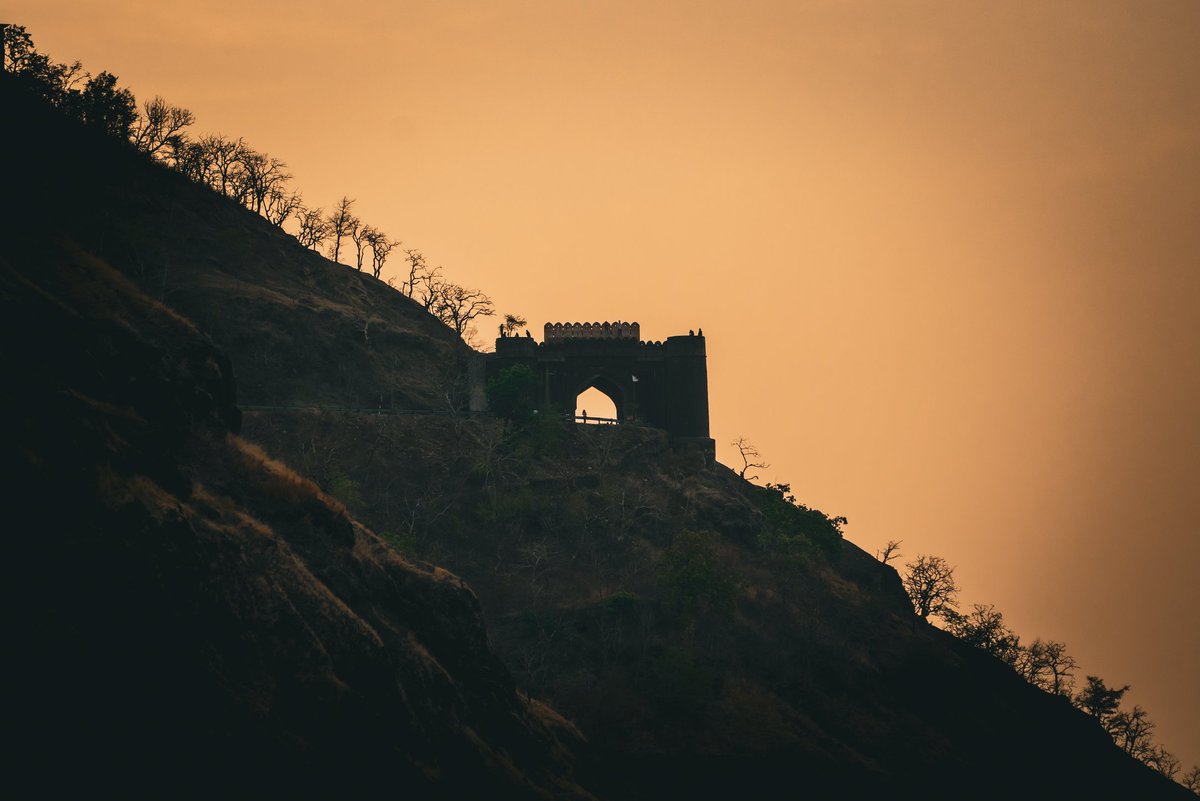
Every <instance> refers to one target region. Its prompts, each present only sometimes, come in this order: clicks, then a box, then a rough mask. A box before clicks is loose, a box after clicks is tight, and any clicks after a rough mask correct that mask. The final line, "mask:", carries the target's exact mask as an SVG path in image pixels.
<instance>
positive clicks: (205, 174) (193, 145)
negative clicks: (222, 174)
mask: <svg viewBox="0 0 1200 801" xmlns="http://www.w3.org/2000/svg"><path fill="white" fill-rule="evenodd" d="M172 156H173V157H174V164H173V166H174V167H175V169H176V170H178V171H179V172H181V173H182V174H183V175H184V176H185V177H186V178H187V179H188V180H190V181H195V182H196V183H198V184H204V185H206V186H211V184H210V183H209V176H210V173H211V171H212V158H211V157H210V156H209V153H208V151H207V150H205V148H204V146H203V145H201V144H200V143H199V142H187V141H185V142H182V143H181V144H180V145H179V146H178V147H172Z"/></svg>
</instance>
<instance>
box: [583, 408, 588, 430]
mask: <svg viewBox="0 0 1200 801" xmlns="http://www.w3.org/2000/svg"><path fill="white" fill-rule="evenodd" d="M583 424H584V425H585V426H586V425H587V409H584V410H583Z"/></svg>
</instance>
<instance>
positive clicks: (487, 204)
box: [0, 0, 1200, 768]
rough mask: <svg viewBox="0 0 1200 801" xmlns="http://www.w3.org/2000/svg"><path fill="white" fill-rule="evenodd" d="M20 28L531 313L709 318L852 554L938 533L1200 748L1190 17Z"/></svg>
mask: <svg viewBox="0 0 1200 801" xmlns="http://www.w3.org/2000/svg"><path fill="white" fill-rule="evenodd" d="M0 16H2V17H4V18H5V21H8V22H12V23H16V24H21V25H25V26H26V27H27V28H28V30H29V31H30V33H31V34H32V35H33V37H34V39H35V41H36V42H37V44H38V46H39V48H40V49H41V50H42V51H43V52H47V53H49V54H50V55H51V56H52V57H53V58H55V59H56V60H59V61H69V60H73V59H76V58H78V59H81V60H82V61H83V62H84V65H85V67H87V68H88V69H90V70H91V71H93V72H98V71H100V70H103V69H108V70H110V71H112V72H114V73H116V74H117V75H118V76H119V77H120V79H121V82H122V83H123V84H124V85H127V86H129V87H130V88H132V89H133V91H134V92H135V93H136V94H137V96H138V97H139V99H148V98H149V97H151V96H153V95H155V94H161V95H163V96H164V97H166V98H167V99H168V100H169V101H171V102H173V103H176V104H179V105H182V106H185V107H187V108H189V109H191V110H192V111H193V112H195V114H196V117H197V125H196V126H195V128H194V130H195V131H196V132H199V133H203V132H221V133H224V134H227V135H231V136H242V137H245V138H246V140H247V141H248V142H249V143H250V144H251V145H252V146H254V147H256V148H257V149H259V150H264V151H266V152H268V153H270V154H272V155H275V156H278V157H280V158H282V159H284V160H285V161H286V162H287V163H288V164H289V166H290V168H291V171H292V172H293V173H294V174H295V176H296V179H295V182H294V183H295V186H296V187H297V188H299V189H301V190H302V191H303V192H304V194H305V197H306V199H307V200H308V202H309V203H310V204H312V205H322V206H325V207H327V208H328V207H329V206H330V205H332V204H333V203H334V202H335V201H336V200H337V199H338V198H339V197H341V196H342V195H343V194H346V195H349V196H351V197H353V198H356V199H357V201H358V202H357V211H358V212H359V214H360V216H361V217H362V218H363V219H364V220H365V221H367V222H370V223H372V224H374V225H376V226H378V227H381V228H383V229H384V230H385V231H386V232H388V233H390V234H391V235H392V236H393V237H398V238H401V239H403V240H404V243H405V246H406V247H417V248H420V249H421V250H422V251H424V253H425V254H426V256H427V258H428V259H429V261H430V263H431V264H440V265H442V266H443V267H444V269H445V271H446V274H447V275H448V276H449V277H451V278H453V279H455V280H457V281H458V282H459V283H463V284H466V285H469V286H475V287H479V288H482V289H484V290H485V291H487V292H488V293H490V294H491V296H492V297H493V298H494V299H495V300H496V302H497V306H498V307H499V309H500V310H501V311H502V312H507V311H511V312H516V313H520V314H522V315H524V316H526V317H527V318H529V320H530V323H531V327H532V328H533V331H534V334H535V335H537V336H539V337H540V333H541V324H542V323H544V322H546V321H556V320H557V321H604V320H617V319H622V320H637V321H639V322H640V323H641V325H642V332H643V336H644V337H645V338H650V339H662V338H665V337H666V336H668V335H672V334H679V333H686V332H687V330H688V329H690V328H696V327H700V326H702V327H703V328H704V333H705V334H706V335H707V337H708V348H709V383H710V408H711V415H712V431H713V436H714V437H715V438H716V440H717V443H718V455H719V458H720V459H721V460H722V461H723V462H725V463H726V464H730V465H733V464H735V461H736V459H735V457H736V453H735V452H734V451H733V450H732V448H731V447H730V441H731V440H732V439H734V438H735V437H738V436H743V435H744V436H746V437H748V438H749V439H750V440H751V441H753V442H754V443H755V444H756V445H757V446H758V448H759V449H760V450H761V451H762V452H763V454H764V456H765V457H766V459H767V461H769V462H770V465H771V466H770V469H768V470H766V471H761V476H762V480H764V481H765V480H771V481H782V482H788V483H790V484H791V485H792V488H793V490H794V492H795V494H796V495H797V497H798V498H799V499H800V500H801V501H803V502H804V503H806V504H809V505H811V506H815V507H817V508H819V509H821V510H823V511H825V512H827V513H828V514H831V515H845V516H847V517H848V518H849V521H850V523H849V526H848V528H847V536H848V538H849V539H850V540H852V541H853V542H855V543H857V544H858V545H860V546H861V547H863V548H864V549H866V550H867V551H869V552H874V551H875V550H877V549H878V548H880V547H881V546H882V545H883V544H884V543H885V542H886V541H887V540H889V539H897V540H903V547H902V552H903V557H902V561H904V560H906V559H911V558H915V557H916V556H917V554H919V553H927V554H938V555H941V556H943V557H945V558H946V559H948V560H949V561H950V562H951V563H952V564H954V565H956V566H957V573H956V575H957V578H958V579H959V581H960V584H961V585H962V588H963V593H962V601H963V603H964V606H969V605H970V604H971V603H975V602H982V603H994V604H996V606H997V607H998V608H999V609H1000V610H1001V611H1002V612H1003V613H1004V614H1005V616H1006V619H1007V621H1008V622H1009V624H1010V625H1011V626H1012V627H1013V628H1014V629H1015V630H1016V631H1017V632H1018V633H1020V634H1021V635H1022V638H1023V639H1024V640H1025V641H1030V640H1032V639H1033V638H1034V637H1039V636H1040V637H1043V638H1053V639H1056V640H1062V641H1065V642H1066V643H1067V646H1068V649H1069V651H1070V652H1071V653H1072V654H1073V655H1074V656H1075V657H1076V659H1078V661H1079V663H1080V665H1081V670H1080V675H1079V678H1080V680H1082V678H1083V676H1084V675H1085V674H1088V673H1090V674H1095V675H1099V676H1101V677H1103V678H1104V679H1105V680H1106V681H1107V682H1108V683H1109V684H1117V685H1121V684H1126V683H1129V684H1132V685H1133V690H1132V691H1131V692H1130V694H1129V696H1128V700H1129V702H1131V703H1139V704H1142V705H1143V706H1145V707H1146V708H1147V709H1148V710H1149V713H1150V715H1151V717H1152V718H1153V719H1154V720H1155V721H1156V722H1157V724H1158V731H1157V733H1156V736H1157V740H1158V742H1160V743H1161V744H1163V745H1164V746H1165V747H1166V748H1168V749H1169V750H1171V751H1172V752H1174V753H1175V754H1176V755H1178V756H1179V757H1180V759H1181V760H1182V761H1183V762H1184V766H1185V768H1186V767H1189V766H1191V765H1192V764H1195V763H1197V762H1200V683H1198V682H1197V677H1198V676H1200V622H1198V621H1197V618H1198V617H1200V578H1198V576H1200V2H1196V0H1178V1H1167V0H1159V1H1157V2H1154V1H1153V0H1138V1H1137V2H1132V1H1131V2H1105V1H1104V0H1080V1H1079V2H1075V1H1073V0H1052V1H1051V0H1047V1H1046V2H1000V1H999V0H997V2H983V0H979V1H978V2H961V1H959V0H944V1H942V2H902V1H900V0H886V1H885V0H875V1H873V2H818V1H816V0H813V1H801V0H796V1H795V2H778V3H771V2H704V1H703V0H686V2H685V1H681V2H647V0H638V1H635V2H584V1H583V0H556V1H554V2H495V3H485V2H407V1H406V0H396V1H395V2H382V1H381V0H342V1H341V2H337V3H325V2H320V3H318V2H300V1H299V0H287V2H284V1H283V0H267V1H260V0H240V1H239V2H225V1H221V2H206V1H205V0H192V2H187V3H174V2H163V1H162V0H129V1H128V2H89V1H88V0H72V1H71V2H64V1H63V0H15V2H13V1H12V0H10V1H9V2H5V3H3V7H2V8H0ZM393 263H394V264H395V265H396V266H397V267H398V265H399V257H398V256H394V257H393ZM481 328H482V331H483V333H484V334H485V335H489V336H490V334H491V332H493V331H494V330H495V327H494V324H492V323H485V324H484V325H483V326H481ZM589 411H590V412H591V413H592V414H597V413H600V411H601V410H599V409H595V410H593V409H589ZM1050 747H1052V745H1051V746H1050Z"/></svg>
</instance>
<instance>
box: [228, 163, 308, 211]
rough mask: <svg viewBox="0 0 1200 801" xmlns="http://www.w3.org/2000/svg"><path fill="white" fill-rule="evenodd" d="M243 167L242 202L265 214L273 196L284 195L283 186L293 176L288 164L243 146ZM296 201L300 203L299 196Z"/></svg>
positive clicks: (249, 207)
mask: <svg viewBox="0 0 1200 801" xmlns="http://www.w3.org/2000/svg"><path fill="white" fill-rule="evenodd" d="M241 167H242V168H241V174H240V178H241V183H242V188H241V190H240V191H239V192H238V194H239V195H240V196H241V200H242V203H243V204H244V205H245V206H246V208H248V209H250V210H251V211H253V212H254V213H256V214H264V212H265V211H266V209H267V207H268V205H269V204H270V203H271V202H272V198H281V197H283V196H284V195H283V192H284V189H283V187H284V185H285V184H286V183H287V182H288V181H290V180H291V178H292V176H291V175H290V174H289V173H287V172H286V171H285V170H287V165H286V164H284V163H283V162H282V161H280V160H279V159H277V158H275V157H274V156H268V155H267V154H266V153H258V152H256V151H254V150H251V149H250V148H249V147H243V152H242V159H241ZM296 202H297V203H299V197H297V198H296ZM276 213H278V209H277V210H276ZM264 216H265V214H264ZM268 219H269V218H268ZM285 219H286V217H285ZM276 224H277V225H278V223H276Z"/></svg>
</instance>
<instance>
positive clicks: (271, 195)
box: [262, 186, 303, 227]
mask: <svg viewBox="0 0 1200 801" xmlns="http://www.w3.org/2000/svg"><path fill="white" fill-rule="evenodd" d="M302 204H303V198H302V197H301V196H300V193H299V192H290V191H288V190H287V189H284V188H283V187H282V186H279V187H275V188H273V189H271V191H270V192H268V193H267V202H266V203H265V204H264V205H263V208H262V215H263V217H266V218H267V222H269V223H271V224H272V225H278V226H280V227H283V224H284V223H285V222H287V220H288V218H290V217H291V216H292V215H293V214H297V213H299V212H300V211H301V209H302V208H303V205H302Z"/></svg>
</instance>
